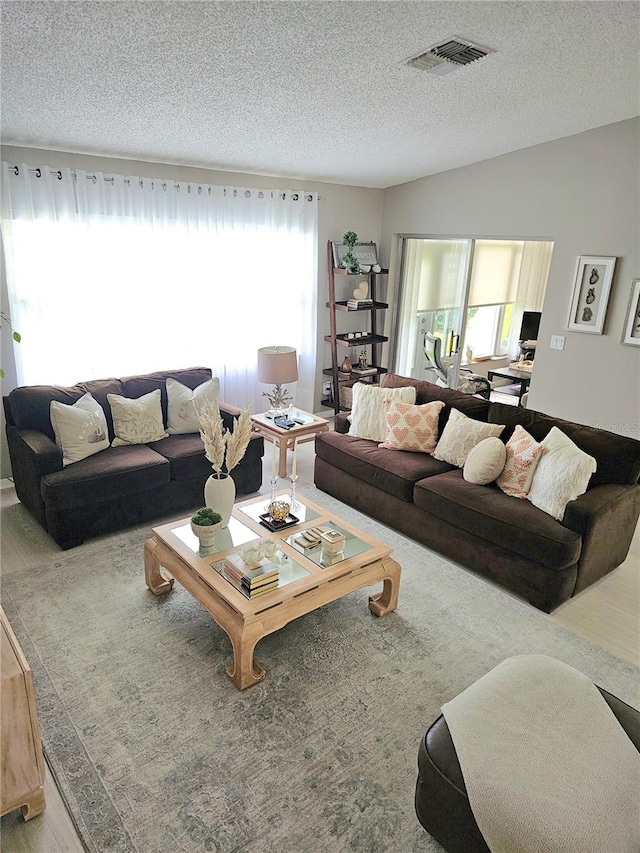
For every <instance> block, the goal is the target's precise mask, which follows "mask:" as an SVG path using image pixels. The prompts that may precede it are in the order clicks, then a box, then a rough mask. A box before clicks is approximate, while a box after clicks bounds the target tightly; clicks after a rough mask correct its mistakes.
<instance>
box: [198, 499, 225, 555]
mask: <svg viewBox="0 0 640 853" xmlns="http://www.w3.org/2000/svg"><path fill="white" fill-rule="evenodd" d="M221 527H222V516H221V515H220V513H219V512H216V511H215V510H213V509H211V507H208V506H203V507H201V508H200V509H198V510H196V511H195V512H194V514H193V515H192V516H191V532H192V533H193V534H194V535H195V536H197V538H198V542H199V543H200V548H199V552H198V553H199V554H200V556H205V555H207V554H212V553H213V552H214V551H215V542H216V533H217V532H218V531H219V530H220V528H221Z"/></svg>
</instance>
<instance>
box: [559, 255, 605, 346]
mask: <svg viewBox="0 0 640 853" xmlns="http://www.w3.org/2000/svg"><path fill="white" fill-rule="evenodd" d="M615 263H616V258H609V257H603V258H597V257H591V256H587V255H581V256H580V257H579V258H578V261H577V264H576V271H575V277H574V282H573V291H572V294H571V302H570V305H569V317H568V319H567V329H569V331H572V332H587V333H588V334H592V335H601V334H602V329H603V327H604V318H605V314H606V311H607V303H608V301H609V291H610V290H611V282H612V279H613V270H614V267H615Z"/></svg>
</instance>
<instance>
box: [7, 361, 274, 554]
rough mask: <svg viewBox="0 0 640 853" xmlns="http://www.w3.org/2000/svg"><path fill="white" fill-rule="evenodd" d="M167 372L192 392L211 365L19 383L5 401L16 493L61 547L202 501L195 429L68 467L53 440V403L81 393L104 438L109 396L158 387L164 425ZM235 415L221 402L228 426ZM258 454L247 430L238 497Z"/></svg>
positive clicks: (236, 475) (251, 479)
mask: <svg viewBox="0 0 640 853" xmlns="http://www.w3.org/2000/svg"><path fill="white" fill-rule="evenodd" d="M168 377H172V378H173V379H177V380H178V381H179V382H181V383H182V384H183V385H186V386H187V387H189V388H191V389H193V388H196V387H197V386H198V385H200V384H202V383H203V382H206V381H207V380H208V379H211V370H210V369H209V368H206V367H194V368H189V369H186V370H173V371H166V372H158V373H149V374H146V375H142V376H127V377H124V378H123V379H95V380H91V381H89V382H81V383H79V384H78V385H74V386H72V387H69V388H62V387H59V386H55V385H37V386H23V387H20V388H15V389H14V390H13V391H11V393H10V394H8V395H7V396H6V397H4V398H3V403H4V411H5V419H6V425H7V440H8V445H9V455H10V458H11V467H12V471H13V479H14V482H15V487H16V493H17V496H18V498H19V499H20V501H21V502H22V503H23V504H24V505H25V506H26V507H27V509H28V510H29V511H30V512H31V514H32V515H33V516H34V517H35V518H36V520H37V521H38V522H39V523H40V524H41V525H42V526H43V527H44V529H45V530H46V531H47V532H48V533H49V535H50V536H51V537H52V538H53V539H54V540H55V541H56V542H57V543H58V545H60V546H61V547H62V548H65V549H66V548H71V547H73V546H75V545H80V544H81V543H82V541H83V540H84V539H85V538H86V537H90V536H96V535H98V534H101V533H106V532H109V531H111V530H117V529H119V528H122V527H127V526H129V525H133V524H137V523H139V522H142V521H148V520H150V519H154V518H161V517H162V516H163V515H167V514H169V513H174V512H175V513H177V512H182V511H183V510H184V511H185V512H187V511H190V510H193V509H196V508H197V507H199V506H201V505H202V503H203V501H204V484H205V481H206V479H207V477H208V476H209V475H210V474H211V473H212V471H211V465H210V463H209V462H208V460H207V458H206V456H205V455H204V447H203V444H202V440H201V439H200V436H199V434H198V433H187V434H183V435H169V436H168V437H167V438H163V439H162V440H161V441H156V442H153V443H152V444H137V445H126V446H121V447H108V448H106V449H105V450H102V451H101V452H100V453H97V454H96V455H94V456H90V457H88V458H87V459H82V460H81V461H79V462H74V463H73V464H72V465H67V466H66V467H63V465H62V452H61V450H60V448H59V447H58V446H57V445H56V443H55V440H54V433H53V429H52V426H51V419H50V403H51V401H52V400H57V401H59V402H61V403H65V404H67V405H72V404H73V403H75V402H76V401H77V400H78V399H79V398H80V397H82V395H83V394H85V393H86V392H87V391H89V392H90V393H91V394H92V396H93V397H94V398H95V399H96V400H97V401H98V403H99V404H100V405H101V406H102V408H103V409H104V413H105V416H106V420H107V426H108V429H109V439H110V440H112V439H113V437H114V432H113V420H112V417H111V407H110V405H109V402H108V400H107V394H118V395H120V396H122V397H130V398H137V397H141V396H142V395H144V394H148V393H149V392H151V391H154V390H155V389H156V388H159V389H160V392H161V405H162V412H163V417H164V423H165V426H166V424H167V392H166V380H167V378H168ZM239 412H240V410H239V409H237V408H236V407H235V406H230V405H228V404H226V403H223V402H220V413H221V415H222V420H223V423H224V425H225V426H226V427H232V424H233V419H234V418H235V417H237V415H238V414H239ZM263 453H264V442H263V439H262V438H261V437H260V436H258V435H257V434H256V435H252V437H251V440H250V441H249V446H248V448H247V452H246V454H245V456H244V459H243V460H242V461H241V462H240V464H239V465H238V466H237V467H236V468H234V469H233V471H232V472H231V475H232V477H233V479H234V481H235V484H236V491H237V493H238V494H249V493H251V492H255V491H258V490H259V488H260V486H261V484H262V456H263Z"/></svg>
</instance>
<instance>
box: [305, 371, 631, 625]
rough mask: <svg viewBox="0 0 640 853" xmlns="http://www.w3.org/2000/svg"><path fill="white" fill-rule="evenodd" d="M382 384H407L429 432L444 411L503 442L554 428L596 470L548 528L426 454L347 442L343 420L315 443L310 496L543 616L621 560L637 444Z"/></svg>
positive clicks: (523, 506) (476, 401) (531, 414)
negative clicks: (427, 408)
mask: <svg viewBox="0 0 640 853" xmlns="http://www.w3.org/2000/svg"><path fill="white" fill-rule="evenodd" d="M383 385H385V386H387V387H400V386H403V385H415V387H416V391H417V397H416V403H418V404H421V403H428V402H430V401H432V400H443V401H444V402H445V404H446V405H445V407H444V408H443V409H442V411H441V414H440V424H439V427H440V432H441V431H442V429H443V428H444V425H445V424H446V421H447V419H448V417H449V412H450V411H451V408H452V407H455V408H457V409H459V410H460V411H462V412H464V414H466V415H467V416H468V417H471V418H474V419H476V420H480V421H489V422H491V423H499V424H506V429H505V430H504V431H503V434H502V436H501V438H502V439H503V440H504V441H507V440H508V439H509V437H510V435H511V433H512V432H513V429H514V427H515V426H516V424H521V425H522V426H523V427H524V429H526V430H527V431H528V432H529V433H530V434H531V435H532V436H533V437H534V438H535V439H536V440H537V441H540V440H541V439H542V438H544V436H546V434H547V433H548V432H549V430H550V429H551V427H552V426H557V427H558V428H559V429H561V430H562V431H563V432H565V433H566V435H568V436H569V438H570V439H571V440H572V441H573V442H575V444H576V445H578V447H580V448H581V449H582V450H584V451H585V452H586V453H589V454H590V455H591V456H593V457H594V458H595V459H596V462H597V466H598V467H597V471H596V472H595V474H593V476H592V477H591V480H590V482H589V487H588V489H587V491H586V493H585V494H584V495H582V496H580V497H579V498H578V499H577V500H575V501H572V502H570V503H569V505H568V506H567V509H566V511H565V515H564V518H563V521H562V523H560V522H559V521H556V520H555V519H554V518H552V517H551V516H550V515H548V514H547V513H545V512H543V511H542V510H540V509H538V508H537V507H535V506H533V504H531V503H530V502H529V501H528V500H521V499H519V498H514V497H510V496H508V495H505V494H504V493H503V492H502V491H501V490H500V489H499V488H498V487H497V486H496V485H494V484H491V485H488V486H477V485H473V484H471V483H468V482H466V480H464V478H463V476H462V471H461V470H459V469H457V468H453V467H452V466H451V465H448V464H447V463H446V462H439V461H438V460H437V459H434V458H433V457H432V456H431V455H429V454H423V453H406V452H403V451H398V450H387V449H385V448H380V447H378V445H377V443H376V442H373V441H368V440H365V439H360V438H355V437H354V436H350V435H348V434H347V432H348V429H349V422H348V420H347V415H348V413H345V412H343V413H340V414H339V415H337V416H336V419H335V424H334V425H335V430H334V431H331V432H326V433H323V434H321V435H318V436H317V437H316V445H315V447H316V461H315V476H314V479H315V483H316V486H317V487H318V488H319V489H322V490H323V491H325V492H328V493H329V494H331V495H333V496H334V497H336V498H338V499H339V500H341V501H344V502H345V503H347V504H350V505H351V506H354V507H356V508H357V509H359V510H361V511H362V512H365V513H367V514H368V515H370V516H372V517H373V518H377V519H378V520H380V521H382V522H384V523H385V524H388V525H389V526H390V527H392V528H394V529H395V530H398V531H399V532H400V533H403V534H406V535H407V536H410V537H411V538H413V539H415V540H416V541H418V542H421V543H422V544H424V545H427V546H428V547H429V548H433V549H434V550H436V551H438V552H439V553H441V554H443V555H444V556H446V557H448V558H450V559H452V560H454V561H456V562H458V563H460V564H461V565H463V566H465V567H466V568H469V569H472V570H474V571H476V572H478V573H480V574H482V575H485V576H487V577H489V578H491V579H492V580H493V581H495V582H497V583H499V584H501V585H502V586H504V587H506V588H507V589H510V590H512V591H513V592H515V593H517V594H518V595H519V596H522V597H523V598H525V599H526V600H527V601H529V602H530V603H531V604H533V605H535V606H536V607H538V608H540V609H541V610H544V611H546V612H550V611H551V610H553V609H554V608H556V607H558V605H559V604H561V603H562V602H563V601H566V600H567V599H569V598H570V597H571V596H573V595H575V594H576V593H578V592H580V591H581V590H583V589H585V588H586V587H588V586H589V585H590V584H592V583H594V581H596V580H598V579H599V578H601V577H603V576H604V575H605V574H607V573H608V572H610V571H612V570H613V569H614V568H616V566H619V565H620V563H621V562H622V561H623V560H624V559H625V557H626V555H627V553H628V550H629V545H630V543H631V539H632V537H633V534H634V531H635V527H636V523H637V521H638V516H639V514H640V485H638V479H639V477H640V441H636V440H635V439H632V438H627V437H624V436H619V435H615V434H614V433H611V432H607V431H605V430H601V429H596V428H594V427H588V426H581V425H580V424H576V423H571V422H569V421H564V420H561V419H559V418H553V417H550V416H549V415H545V414H542V413H541V412H535V411H532V410H530V409H524V408H522V407H516V406H509V405H505V404H501V403H490V402H489V401H488V400H484V399H481V398H479V397H475V396H471V395H466V394H461V393H459V392H457V391H453V390H451V389H449V388H440V387H439V386H437V385H433V384H432V383H430V382H422V381H418V380H414V379H408V378H406V377H403V376H399V375H397V374H387V375H386V376H385V377H384V380H383Z"/></svg>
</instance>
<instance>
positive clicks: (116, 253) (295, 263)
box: [2, 163, 317, 411]
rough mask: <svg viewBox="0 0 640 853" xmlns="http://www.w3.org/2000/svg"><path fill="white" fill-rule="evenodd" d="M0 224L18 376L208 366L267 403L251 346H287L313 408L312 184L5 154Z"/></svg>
mask: <svg viewBox="0 0 640 853" xmlns="http://www.w3.org/2000/svg"><path fill="white" fill-rule="evenodd" d="M16 172H17V173H16ZM2 230H3V237H4V244H5V251H6V260H7V285H8V291H9V301H10V311H11V317H12V324H13V327H14V328H15V329H18V330H19V331H20V334H21V335H22V342H21V343H20V344H18V345H16V347H15V353H16V360H17V373H18V381H19V382H20V383H21V384H39V383H52V384H53V383H55V384H59V385H66V384H72V383H74V382H78V381H82V380H86V379H91V378H100V377H108V376H124V375H131V374H136V373H142V372H148V371H152V370H168V369H173V368H180V367H190V366H194V365H204V366H208V367H211V368H212V370H213V372H214V375H217V376H219V377H220V383H221V397H222V399H224V400H226V401H228V402H230V403H235V404H236V405H245V404H248V403H252V404H253V405H254V408H255V410H256V411H260V410H262V409H264V408H265V405H264V403H265V398H262V397H261V393H262V391H263V390H265V389H264V388H263V387H262V386H258V384H257V379H256V366H257V365H256V362H257V350H258V348H259V347H261V346H268V345H288V346H294V347H295V348H296V349H297V351H298V360H299V377H300V378H299V380H298V383H297V387H296V388H295V389H293V390H294V392H295V400H296V403H297V404H298V405H299V406H300V407H301V408H306V409H311V408H312V405H313V390H314V381H315V373H316V353H315V341H316V326H317V318H316V315H317V297H316V294H317V282H316V278H317V196H316V195H315V194H314V193H307V192H303V191H299V192H294V191H290V190H287V191H279V190H256V189H245V188H233V187H222V186H209V185H205V184H197V183H189V182H173V181H163V180H157V179H153V180H152V179H147V178H138V177H134V176H129V177H125V176H122V175H104V174H101V173H90V174H88V173H86V172H84V171H82V170H79V169H77V170H75V172H73V173H72V172H71V171H70V170H65V169H62V170H59V171H58V170H52V169H50V168H45V167H42V168H39V169H34V168H29V167H27V166H25V165H24V164H17V166H13V165H10V164H7V163H3V164H2Z"/></svg>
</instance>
